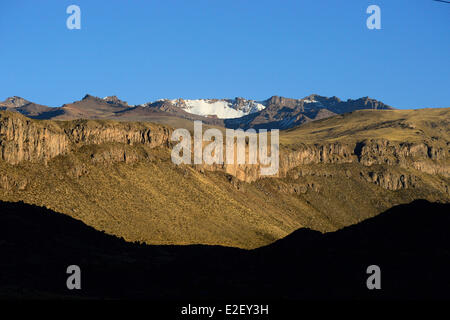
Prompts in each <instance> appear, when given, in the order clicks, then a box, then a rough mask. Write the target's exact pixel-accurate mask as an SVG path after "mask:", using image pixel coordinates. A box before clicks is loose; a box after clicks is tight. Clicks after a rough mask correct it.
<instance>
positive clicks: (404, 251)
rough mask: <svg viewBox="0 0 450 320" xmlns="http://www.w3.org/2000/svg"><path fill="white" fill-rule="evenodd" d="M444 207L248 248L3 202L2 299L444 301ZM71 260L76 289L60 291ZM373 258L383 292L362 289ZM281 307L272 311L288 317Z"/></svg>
mask: <svg viewBox="0 0 450 320" xmlns="http://www.w3.org/2000/svg"><path fill="white" fill-rule="evenodd" d="M449 209H450V205H449V204H441V203H430V202H427V201H424V200H417V201H414V202H412V203H409V204H404V205H400V206H395V207H393V208H390V209H388V210H387V211H385V212H383V213H381V214H380V215H378V216H376V217H374V218H371V219H368V220H366V221H363V222H360V223H358V224H355V225H352V226H350V227H347V228H343V229H341V230H339V231H336V232H330V233H325V234H322V233H320V232H317V231H313V230H309V229H298V230H296V231H294V232H293V233H292V234H290V235H288V236H287V237H285V238H283V239H280V240H278V241H276V242H274V243H273V244H271V245H269V246H266V247H262V248H258V249H255V250H250V251H249V250H241V249H237V248H226V247H220V246H199V245H195V246H193V245H191V246H149V245H144V244H139V243H130V242H126V241H124V240H123V239H120V238H117V237H115V236H111V235H107V234H105V233H103V232H100V231H98V230H95V229H94V228H92V227H89V226H87V225H86V224H84V223H82V222H81V221H79V220H76V219H73V218H71V217H68V216H67V215H64V214H60V213H57V212H54V211H51V210H49V209H46V208H43V207H38V206H34V205H29V204H25V203H21V202H18V203H10V202H2V201H0V255H1V257H2V259H0V298H3V299H5V298H6V299H24V298H25V299H30V298H33V299H36V298H38V299H61V298H63V299H80V298H81V299H105V298H106V299H156V300H157V301H158V303H157V305H159V306H161V305H163V306H164V308H166V309H165V310H166V311H167V306H166V305H165V304H162V303H161V300H164V301H167V300H171V301H172V300H176V301H185V300H189V303H193V301H197V300H201V301H203V304H202V305H204V303H205V301H219V300H220V301H235V300H238V301H243V300H244V301H247V300H249V299H251V301H255V300H256V301H264V303H267V302H268V301H270V302H272V301H273V302H275V301H281V300H282V301H286V300H288V301H292V300H293V299H308V300H310V299H339V300H343V299H352V300H362V299H363V300H367V299H369V300H380V299H385V300H387V299H395V300H398V299H427V300H428V299H449V298H450V292H449V291H448V288H449V286H450V275H449V273H448V270H449V268H450V236H449V233H448V226H449V224H450V214H449V212H450V210H449ZM73 264H76V265H78V266H79V267H80V268H81V287H82V290H67V289H66V286H65V284H66V280H67V277H68V276H69V275H67V274H66V269H67V267H68V266H69V265H73ZM370 265H377V266H379V267H380V270H381V278H380V279H381V290H368V289H367V287H366V280H367V278H368V277H369V274H367V272H366V270H367V267H368V266H370ZM112 279H113V280H114V281H112ZM148 303H149V302H146V306H147V307H148ZM156 308H157V306H155V309H154V308H152V312H154V310H156ZM280 309H282V308H273V309H272V310H271V311H270V314H271V316H272V317H274V318H276V319H283V318H286V317H282V316H278V315H277V312H280ZM295 310H298V304H295ZM275 315H277V316H275Z"/></svg>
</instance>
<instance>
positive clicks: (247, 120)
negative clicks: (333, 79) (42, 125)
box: [0, 95, 392, 129]
mask: <svg viewBox="0 0 450 320" xmlns="http://www.w3.org/2000/svg"><path fill="white" fill-rule="evenodd" d="M24 101H26V100H24V99H22V98H19V97H12V98H8V99H7V100H6V101H5V102H3V103H2V104H0V108H1V107H2V105H3V106H4V107H3V110H11V111H17V112H20V113H22V114H24V115H26V116H29V117H31V118H35V119H47V120H73V119H111V120H119V121H149V122H157V123H163V124H169V125H174V124H178V123H180V124H186V121H185V120H189V121H193V120H201V121H203V123H204V124H206V125H211V126H218V127H227V128H243V129H248V128H255V129H261V128H265V129H270V128H273V129H275V128H277V129H287V128H292V127H295V126H298V125H300V124H303V123H305V122H309V121H313V120H319V119H323V118H327V117H330V116H333V115H335V114H343V113H347V112H351V111H355V110H361V109H389V110H390V109H392V107H390V106H387V105H385V104H383V103H382V102H379V101H377V100H374V99H371V98H368V97H365V98H360V99H357V100H351V99H349V100H347V101H341V100H340V99H339V98H337V97H331V98H327V97H322V96H319V95H310V96H307V97H305V98H303V99H289V98H283V97H278V96H273V97H271V98H269V99H267V100H265V101H260V102H258V101H254V100H247V99H244V98H239V97H237V98H235V99H197V100H185V99H181V98H180V99H175V100H168V99H162V100H158V101H154V102H148V103H144V104H140V105H136V106H130V105H128V103H127V102H125V101H122V100H120V99H119V98H117V97H116V96H110V97H105V98H103V99H102V98H98V97H94V96H91V95H86V96H85V97H84V98H83V99H82V100H80V101H75V102H73V103H69V104H65V105H63V106H61V107H58V108H49V107H45V106H40V105H36V104H34V103H30V102H28V101H26V103H25V102H24ZM19 105H20V107H18V106H19ZM23 105H26V106H27V107H24V106H23Z"/></svg>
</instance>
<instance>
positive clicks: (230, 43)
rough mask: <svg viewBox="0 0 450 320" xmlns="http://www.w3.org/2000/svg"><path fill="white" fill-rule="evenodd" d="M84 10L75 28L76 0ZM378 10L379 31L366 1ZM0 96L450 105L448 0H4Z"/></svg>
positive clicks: (56, 100)
mask: <svg viewBox="0 0 450 320" xmlns="http://www.w3.org/2000/svg"><path fill="white" fill-rule="evenodd" d="M72 4H74V5H78V6H79V7H80V9H81V29H79V30H76V29H73V30H70V29H68V28H67V26H66V20H67V18H69V16H70V14H67V13H66V9H67V7H68V6H69V5H72ZM373 4H374V5H378V6H379V7H380V10H381V29H380V30H376V29H375V30H370V29H368V28H367V26H366V20H367V18H368V17H369V16H370V14H368V13H366V9H367V7H368V6H369V5H373ZM0 67H1V77H0V101H2V100H4V99H6V98H7V97H9V96H14V95H16V96H21V97H23V98H25V99H28V100H30V101H33V102H36V103H40V104H44V105H50V106H61V105H62V104H64V103H70V102H73V101H76V100H80V99H81V98H82V97H83V96H84V95H85V94H87V93H89V94H91V95H95V96H99V97H104V96H108V95H117V96H118V97H119V98H121V99H122V100H125V101H128V103H129V104H141V103H145V102H148V101H154V100H157V99H161V98H168V99H175V98H180V97H181V98H185V99H198V98H234V97H244V98H248V99H254V100H264V99H267V98H269V97H270V96H273V95H279V96H284V97H289V98H303V97H305V96H307V95H309V94H312V93H316V94H320V95H324V96H337V97H339V98H341V99H344V100H346V99H349V98H351V99H356V98H359V97H364V96H369V97H371V98H375V99H378V100H381V101H383V102H384V103H386V104H388V105H391V106H394V107H397V108H416V107H450V87H449V86H450V4H447V3H443V2H437V1H433V0H386V1H381V0H373V1H364V0H346V1H335V0H303V1H301V0H297V1H284V0H279V1H273V0H272V1H266V0H226V1H215V0H208V1H201V0H189V1H187V0H180V1H175V0H147V1H143V0H133V1H125V0H109V1H95V0H89V1H82V0H71V1H66V0H54V1H49V0H48V1H46V0H42V1H31V0H29V1H24V0H17V1H1V2H0Z"/></svg>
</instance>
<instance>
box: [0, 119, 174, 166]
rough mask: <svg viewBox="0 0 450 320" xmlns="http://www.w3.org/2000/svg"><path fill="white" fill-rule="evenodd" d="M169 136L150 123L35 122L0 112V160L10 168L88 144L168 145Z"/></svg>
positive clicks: (45, 159) (49, 157) (48, 157)
mask: <svg viewBox="0 0 450 320" xmlns="http://www.w3.org/2000/svg"><path fill="white" fill-rule="evenodd" d="M170 134H171V130H170V129H169V128H167V127H163V126H157V125H150V124H141V123H139V124H126V123H108V122H100V121H99V122H97V121H73V122H66V123H64V122H52V121H35V120H30V119H27V118H25V117H23V116H21V115H18V114H16V113H10V112H2V113H0V151H1V160H3V161H6V162H7V163H9V164H13V165H15V164H18V163H20V162H22V161H30V162H39V161H43V162H47V161H48V160H50V159H52V158H54V157H56V156H58V155H61V154H66V153H68V152H70V151H72V150H74V149H76V148H79V147H81V146H84V145H90V144H103V143H114V142H115V143H121V144H126V145H135V144H142V145H145V146H148V147H150V148H154V147H158V146H168V145H169V138H170ZM125 158H126V157H125Z"/></svg>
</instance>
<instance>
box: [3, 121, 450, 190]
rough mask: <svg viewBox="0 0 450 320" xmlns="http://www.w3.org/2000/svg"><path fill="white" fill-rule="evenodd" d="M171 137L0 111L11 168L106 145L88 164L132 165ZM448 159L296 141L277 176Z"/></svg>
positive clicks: (430, 151) (379, 178) (421, 167)
mask: <svg viewBox="0 0 450 320" xmlns="http://www.w3.org/2000/svg"><path fill="white" fill-rule="evenodd" d="M171 133H172V130H171V129H169V128H168V127H165V126H160V125H153V124H146V123H118V122H107V121H92V120H77V121H70V122H55V121H35V120H30V119H28V118H25V117H23V116H21V115H18V114H16V113H9V112H2V113H0V151H1V160H3V161H6V162H7V163H9V164H12V165H16V164H18V163H20V162H22V161H30V162H39V161H43V162H47V161H48V160H50V159H52V158H54V157H56V156H58V155H61V154H67V153H69V152H71V151H74V150H76V149H79V148H80V147H83V146H87V145H103V144H108V143H109V144H111V143H115V145H114V146H109V147H108V148H104V149H101V150H98V151H96V152H95V153H93V154H92V156H91V158H92V161H93V162H97V163H98V162H102V163H105V162H136V161H139V160H141V159H142V158H143V157H141V156H140V155H139V153H138V152H137V151H136V150H134V149H132V148H128V147H127V146H146V147H149V148H155V147H166V148H169V147H170V145H171V143H170V136H171ZM448 155H449V148H445V147H442V144H441V145H437V144H435V145H433V144H432V143H426V142H415V143H408V142H392V141H389V140H386V139H365V140H362V141H358V142H356V143H344V142H333V143H314V144H305V143H302V144H297V145H295V148H291V149H287V148H282V149H281V150H280V166H279V172H278V175H277V177H286V176H287V175H288V172H289V171H290V170H292V169H294V168H297V167H300V166H302V165H311V164H349V163H357V164H361V165H363V166H365V167H371V166H374V165H383V166H385V168H389V167H391V166H398V167H400V168H405V169H411V168H414V169H415V170H418V171H421V172H425V173H428V174H433V175H436V174H437V175H441V176H443V177H445V178H449V177H450V166H449V163H448V159H449V157H448ZM144 158H145V156H144ZM197 168H198V169H199V170H210V171H216V170H219V171H224V172H226V173H228V174H230V175H232V176H235V177H236V178H237V179H239V180H241V181H246V182H253V181H256V180H258V179H260V178H261V176H260V167H259V165H212V166H211V165H210V166H208V165H202V166H198V167H197ZM361 176H363V177H364V178H365V179H366V180H367V181H369V182H372V183H375V184H378V185H380V186H381V187H383V188H386V189H389V190H398V189H402V188H408V187H410V186H412V185H413V184H414V181H415V179H416V178H415V177H414V175H410V176H405V175H399V174H394V173H390V172H389V171H386V170H385V171H384V172H381V171H373V172H372V173H370V174H369V173H361ZM5 181H6V180H5ZM4 183H6V182H4Z"/></svg>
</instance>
